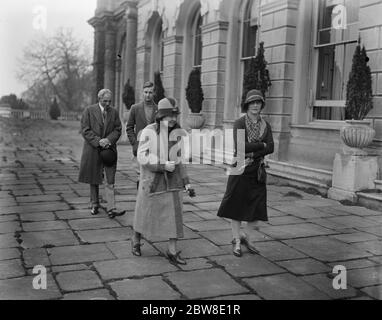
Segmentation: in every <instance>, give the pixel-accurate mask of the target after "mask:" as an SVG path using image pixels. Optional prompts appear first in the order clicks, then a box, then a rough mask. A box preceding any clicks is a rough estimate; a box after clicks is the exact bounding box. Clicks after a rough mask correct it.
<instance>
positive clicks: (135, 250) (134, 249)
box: [131, 240, 143, 257]
mask: <svg viewBox="0 0 382 320" xmlns="http://www.w3.org/2000/svg"><path fill="white" fill-rule="evenodd" d="M141 246H143V243H140V242H137V243H136V244H134V241H133V240H131V253H132V254H133V255H134V256H137V257H140V256H141V255H142V253H141Z"/></svg>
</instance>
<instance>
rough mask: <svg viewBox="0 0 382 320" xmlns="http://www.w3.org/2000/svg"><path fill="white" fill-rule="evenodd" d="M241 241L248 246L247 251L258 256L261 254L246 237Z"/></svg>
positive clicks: (241, 238)
mask: <svg viewBox="0 0 382 320" xmlns="http://www.w3.org/2000/svg"><path fill="white" fill-rule="evenodd" d="M240 241H241V243H242V244H243V245H245V246H246V248H247V250H248V251H249V252H250V253H252V254H256V253H259V251H257V250H256V248H255V247H254V246H253V245H252V244H251V243H250V242H249V241H248V239H247V238H246V237H240Z"/></svg>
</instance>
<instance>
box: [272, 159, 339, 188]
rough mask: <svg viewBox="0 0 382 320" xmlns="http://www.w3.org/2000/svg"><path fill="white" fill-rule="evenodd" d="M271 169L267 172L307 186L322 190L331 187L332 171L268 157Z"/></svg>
mask: <svg viewBox="0 0 382 320" xmlns="http://www.w3.org/2000/svg"><path fill="white" fill-rule="evenodd" d="M266 162H267V164H268V166H269V169H268V170H267V172H268V173H269V174H271V175H273V176H275V177H279V178H282V179H287V180H290V181H291V183H292V184H293V182H296V183H297V184H299V185H301V184H302V185H304V184H305V185H306V186H307V187H316V188H317V189H320V190H326V191H327V189H329V187H330V186H331V183H332V172H331V171H327V170H322V169H314V168H309V167H305V166H301V165H295V164H291V163H287V162H281V161H275V160H271V159H268V160H267V161H266Z"/></svg>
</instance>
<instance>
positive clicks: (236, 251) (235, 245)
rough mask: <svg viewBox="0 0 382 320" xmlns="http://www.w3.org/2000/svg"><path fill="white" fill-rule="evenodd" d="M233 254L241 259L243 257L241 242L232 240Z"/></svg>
mask: <svg viewBox="0 0 382 320" xmlns="http://www.w3.org/2000/svg"><path fill="white" fill-rule="evenodd" d="M232 253H233V255H234V256H235V257H241V256H242V255H243V253H242V252H241V246H240V241H239V242H236V241H235V239H233V240H232Z"/></svg>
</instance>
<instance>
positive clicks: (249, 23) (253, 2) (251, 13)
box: [241, 0, 259, 78]
mask: <svg viewBox="0 0 382 320" xmlns="http://www.w3.org/2000/svg"><path fill="white" fill-rule="evenodd" d="M258 12H259V10H258V0H248V1H247V3H246V5H245V7H244V11H243V14H244V15H243V21H242V48H241V50H242V53H241V61H242V78H243V77H244V72H245V70H246V69H247V68H248V66H249V62H250V60H251V59H252V58H254V57H255V56H256V45H257V31H258Z"/></svg>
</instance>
